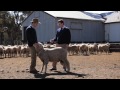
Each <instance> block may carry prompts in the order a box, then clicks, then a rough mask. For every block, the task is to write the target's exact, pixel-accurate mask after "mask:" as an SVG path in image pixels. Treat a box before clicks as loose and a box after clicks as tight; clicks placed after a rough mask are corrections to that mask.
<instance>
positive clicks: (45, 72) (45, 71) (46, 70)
mask: <svg viewBox="0 0 120 90" xmlns="http://www.w3.org/2000/svg"><path fill="white" fill-rule="evenodd" d="M46 71H47V64H45V72H44V74H46Z"/></svg>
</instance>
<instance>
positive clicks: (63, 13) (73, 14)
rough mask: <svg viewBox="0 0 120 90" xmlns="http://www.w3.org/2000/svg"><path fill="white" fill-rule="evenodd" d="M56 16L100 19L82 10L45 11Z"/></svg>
mask: <svg viewBox="0 0 120 90" xmlns="http://www.w3.org/2000/svg"><path fill="white" fill-rule="evenodd" d="M44 12H46V13H48V14H50V15H52V16H54V17H60V18H72V19H85V20H100V21H102V19H96V18H93V17H91V16H89V15H86V14H84V13H83V12H82V11H44Z"/></svg>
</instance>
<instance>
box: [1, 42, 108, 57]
mask: <svg viewBox="0 0 120 90" xmlns="http://www.w3.org/2000/svg"><path fill="white" fill-rule="evenodd" d="M43 47H44V48H55V47H56V45H55V44H53V45H51V44H44V45H43ZM109 47H110V44H109V43H105V44H97V43H94V44H85V43H81V44H70V45H69V47H68V55H90V54H99V53H103V52H106V53H109ZM18 56H19V57H29V56H30V49H29V47H28V45H27V44H25V45H14V46H11V45H7V46H4V45H0V58H8V57H9V58H12V57H18Z"/></svg>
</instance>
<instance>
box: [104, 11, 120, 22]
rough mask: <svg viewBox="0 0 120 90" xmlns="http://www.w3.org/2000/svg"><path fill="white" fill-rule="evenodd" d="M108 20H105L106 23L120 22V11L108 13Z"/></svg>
mask: <svg viewBox="0 0 120 90" xmlns="http://www.w3.org/2000/svg"><path fill="white" fill-rule="evenodd" d="M106 18H107V20H106V21H105V23H116V22H120V11H116V12H114V13H112V14H111V15H108V16H107V17H106Z"/></svg>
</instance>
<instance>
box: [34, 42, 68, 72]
mask: <svg viewBox="0 0 120 90" xmlns="http://www.w3.org/2000/svg"><path fill="white" fill-rule="evenodd" d="M36 50H37V52H38V57H39V58H40V59H41V61H42V62H43V66H42V70H41V72H42V71H43V68H44V66H45V73H46V70H47V64H48V62H49V61H50V62H59V61H60V63H61V64H62V65H63V66H64V69H65V71H67V72H69V71H70V64H69V61H68V60H67V51H66V50H65V49H63V48H61V47H55V48H52V49H48V48H47V49H44V48H43V45H42V44H41V43H39V48H37V49H36Z"/></svg>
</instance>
